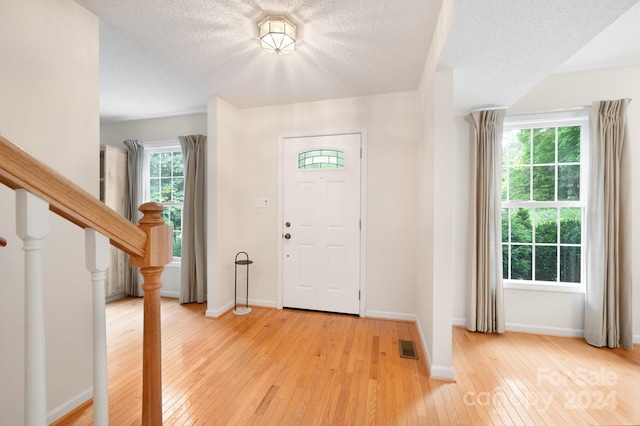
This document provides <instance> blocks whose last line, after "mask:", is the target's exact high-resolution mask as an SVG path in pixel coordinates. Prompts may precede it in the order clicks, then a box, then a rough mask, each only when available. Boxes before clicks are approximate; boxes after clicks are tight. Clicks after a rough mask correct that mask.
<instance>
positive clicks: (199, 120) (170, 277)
mask: <svg viewBox="0 0 640 426" xmlns="http://www.w3.org/2000/svg"><path fill="white" fill-rule="evenodd" d="M197 134H200V135H205V136H206V135H207V114H190V115H180V116H175V117H166V118H155V119H147V120H131V121H120V122H117V123H107V124H102V125H101V126H100V144H101V145H113V146H119V147H121V148H126V146H125V145H124V141H125V140H126V139H138V140H140V142H162V141H170V140H178V136H185V135H197ZM139 282H140V283H142V276H141V277H140V280H139ZM160 294H161V295H162V296H167V297H179V296H180V264H179V263H170V264H169V265H167V266H166V267H165V269H164V272H163V273H162V290H161V291H160Z"/></svg>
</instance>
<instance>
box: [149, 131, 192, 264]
mask: <svg viewBox="0 0 640 426" xmlns="http://www.w3.org/2000/svg"><path fill="white" fill-rule="evenodd" d="M142 147H143V151H144V152H143V171H142V173H143V179H142V193H143V199H144V200H145V202H147V200H149V199H150V198H151V191H150V187H149V181H148V177H149V175H150V171H149V164H150V159H149V157H150V155H151V154H154V153H159V152H176V151H180V152H181V151H182V145H181V144H180V141H178V140H168V141H155V142H143V143H142ZM161 204H162V205H163V206H183V205H184V203H176V202H166V203H161ZM181 262H182V259H181V258H180V257H176V256H173V260H172V261H171V263H170V264H169V265H170V266H171V267H179V266H180V265H181ZM169 265H167V266H169Z"/></svg>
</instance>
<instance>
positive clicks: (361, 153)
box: [360, 148, 362, 158]
mask: <svg viewBox="0 0 640 426" xmlns="http://www.w3.org/2000/svg"><path fill="white" fill-rule="evenodd" d="M360 158H362V148H360Z"/></svg>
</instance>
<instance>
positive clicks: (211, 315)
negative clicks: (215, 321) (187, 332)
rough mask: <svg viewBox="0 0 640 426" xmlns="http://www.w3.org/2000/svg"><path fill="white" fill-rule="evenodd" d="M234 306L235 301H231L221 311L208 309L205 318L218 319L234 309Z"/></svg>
mask: <svg viewBox="0 0 640 426" xmlns="http://www.w3.org/2000/svg"><path fill="white" fill-rule="evenodd" d="M233 306H234V303H233V301H231V302H228V303H227V304H226V305H224V306H223V307H221V308H219V309H207V310H206V312H205V313H204V316H205V317H207V318H218V317H219V316H220V315H222V314H224V313H225V312H227V311H228V310H229V309H232V308H233Z"/></svg>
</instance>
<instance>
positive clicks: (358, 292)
mask: <svg viewBox="0 0 640 426" xmlns="http://www.w3.org/2000/svg"><path fill="white" fill-rule="evenodd" d="M358 300H360V290H358Z"/></svg>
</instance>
